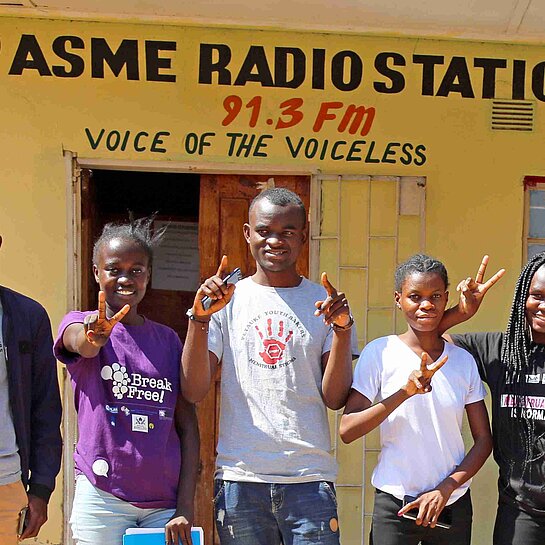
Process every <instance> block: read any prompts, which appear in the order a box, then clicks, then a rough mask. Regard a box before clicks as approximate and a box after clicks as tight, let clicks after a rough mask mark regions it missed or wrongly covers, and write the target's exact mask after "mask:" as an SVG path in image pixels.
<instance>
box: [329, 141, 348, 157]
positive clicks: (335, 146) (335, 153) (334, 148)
mask: <svg viewBox="0 0 545 545" xmlns="http://www.w3.org/2000/svg"><path fill="white" fill-rule="evenodd" d="M344 144H346V141H345V140H337V142H335V143H334V144H333V147H332V148H331V159H333V161H340V160H341V159H344V155H343V154H342V153H341V154H339V155H337V148H338V147H339V146H342V145H344Z"/></svg>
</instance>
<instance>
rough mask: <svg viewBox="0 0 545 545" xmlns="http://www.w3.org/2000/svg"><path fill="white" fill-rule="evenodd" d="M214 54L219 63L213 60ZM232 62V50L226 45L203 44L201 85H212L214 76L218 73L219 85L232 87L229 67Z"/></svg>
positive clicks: (200, 55) (200, 58) (200, 59)
mask: <svg viewBox="0 0 545 545" xmlns="http://www.w3.org/2000/svg"><path fill="white" fill-rule="evenodd" d="M214 53H216V54H217V56H218V59H217V61H214V60H213V56H214ZM230 62H231V49H230V48H229V46H228V45H225V44H201V50H200V54H199V83H204V84H205V85H210V84H211V83H212V74H213V73H214V72H217V73H218V85H231V72H230V71H229V70H227V65H228V64H229V63H230Z"/></svg>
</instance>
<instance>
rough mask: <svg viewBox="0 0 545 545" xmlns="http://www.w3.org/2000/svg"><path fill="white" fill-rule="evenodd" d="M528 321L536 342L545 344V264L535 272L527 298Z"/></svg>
mask: <svg viewBox="0 0 545 545" xmlns="http://www.w3.org/2000/svg"><path fill="white" fill-rule="evenodd" d="M526 321H527V322H528V325H529V326H530V328H531V329H532V338H533V340H534V341H535V342H537V343H540V344H545V266H543V267H540V268H539V269H538V270H537V271H536V273H535V274H534V276H533V278H532V281H531V282H530V288H529V289H528V298H527V299H526Z"/></svg>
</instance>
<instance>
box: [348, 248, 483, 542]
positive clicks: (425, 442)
mask: <svg viewBox="0 0 545 545" xmlns="http://www.w3.org/2000/svg"><path fill="white" fill-rule="evenodd" d="M447 287H448V276H447V271H446V269H445V267H444V265H443V264H442V263H441V262H440V261H437V260H435V259H432V258H430V257H428V256H425V255H415V256H413V257H411V258H410V259H409V260H407V261H406V262H405V263H402V264H401V265H400V266H399V267H398V269H397V271H396V275H395V289H396V291H395V301H396V305H397V307H398V308H399V309H400V310H401V311H402V312H403V314H404V317H405V320H406V321H407V325H408V328H407V331H406V332H405V333H403V334H401V335H390V336H388V337H382V338H380V339H376V340H374V341H372V342H370V343H369V344H368V345H367V346H366V347H365V349H364V350H363V352H362V353H361V356H360V358H359V361H358V364H357V366H356V370H355V374H354V382H353V384H352V390H351V392H350V395H349V398H348V402H347V404H346V408H345V411H344V415H343V416H342V419H341V426H340V434H341V438H342V439H343V441H345V442H347V443H350V442H352V441H354V440H356V439H358V438H359V437H362V436H364V435H365V434H367V433H369V432H370V431H371V430H373V429H375V428H376V427H377V426H380V440H381V454H380V457H379V460H378V464H377V466H376V468H375V470H374V472H373V476H372V479H371V482H372V484H373V485H374V486H375V488H376V495H375V507H374V512H373V524H372V527H371V543H372V544H374V545H417V544H418V543H422V544H423V545H428V544H447V543H448V544H449V545H450V544H452V545H469V543H470V541H471V520H472V508H471V500H470V496H469V491H468V487H469V482H470V480H471V478H472V477H473V475H475V473H476V472H477V471H478V470H479V469H480V468H481V466H482V465H483V464H484V462H485V460H486V459H487V457H488V456H489V454H490V452H491V449H492V436H491V433H490V426H489V422H488V415H487V411H486V407H485V404H484V401H483V399H484V397H485V390H484V388H483V385H482V383H481V380H480V378H479V373H478V371H477V367H476V364H475V361H474V360H473V357H472V356H471V355H470V354H469V353H468V352H466V351H465V350H463V349H460V348H458V347H456V346H454V345H451V344H449V343H446V342H445V341H444V340H443V339H442V338H441V336H440V334H439V332H438V326H439V323H440V322H441V318H442V317H443V313H444V312H445V307H446V304H447V300H448V291H447ZM447 360H450V361H449V362H448V363H446V362H447ZM432 378H433V381H432ZM464 409H465V411H466V413H467V416H468V420H469V425H470V428H471V434H472V436H473V441H474V444H473V446H472V447H471V449H470V450H469V452H468V453H467V454H465V451H464V444H463V440H462V434H461V428H462V417H463V412H464ZM404 500H405V503H406V505H405V506H403V504H404ZM446 506H448V507H447V509H445V507H446ZM443 510H444V511H445V512H444V513H442V512H443ZM406 514H408V515H409V516H411V515H412V516H413V518H412V519H409V518H405V517H404V516H403V515H406Z"/></svg>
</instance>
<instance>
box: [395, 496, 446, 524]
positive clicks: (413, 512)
mask: <svg viewBox="0 0 545 545" xmlns="http://www.w3.org/2000/svg"><path fill="white" fill-rule="evenodd" d="M415 500H416V498H415V497H413V496H405V497H404V498H403V507H405V506H406V505H407V504H408V503H411V502H413V501H415ZM417 516H418V509H416V508H414V509H411V510H410V511H408V512H407V513H405V514H404V515H403V518H406V519H410V520H416V517H417ZM451 526H452V509H451V508H450V507H444V508H443V510H442V511H441V514H440V515H439V518H438V519H437V522H436V523H435V527H436V528H444V529H445V530H449V529H450V527H451Z"/></svg>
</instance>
